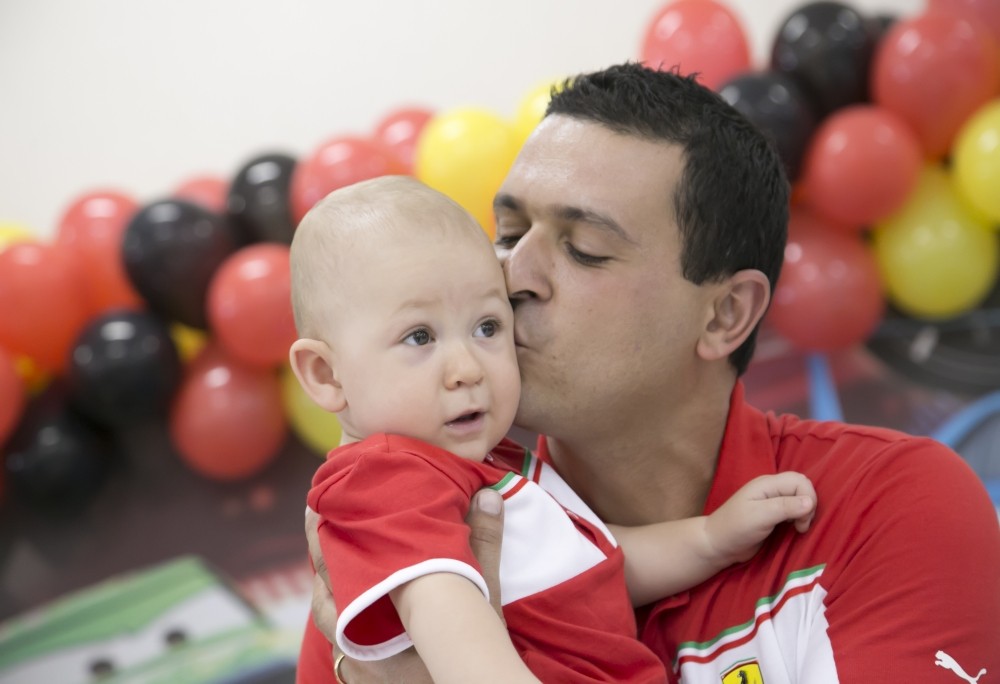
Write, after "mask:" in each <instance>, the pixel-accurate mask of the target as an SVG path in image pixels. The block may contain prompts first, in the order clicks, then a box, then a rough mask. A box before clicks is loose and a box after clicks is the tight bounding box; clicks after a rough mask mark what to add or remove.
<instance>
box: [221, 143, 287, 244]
mask: <svg viewBox="0 0 1000 684" xmlns="http://www.w3.org/2000/svg"><path fill="white" fill-rule="evenodd" d="M294 170H295V159H293V158H292V157H289V156H288V155H285V154H266V155H262V156H259V157H255V158H254V159H251V160H250V161H249V162H247V163H246V164H245V165H244V166H243V168H241V169H240V170H239V172H238V173H237V174H236V177H235V178H234V179H233V182H232V184H231V185H230V186H229V198H228V200H227V210H228V212H229V216H230V217H231V218H232V220H233V222H234V224H235V225H236V226H237V228H238V229H239V230H240V231H241V232H242V233H243V234H244V235H245V236H246V237H247V238H248V242H281V243H284V244H286V245H288V244H291V242H292V235H293V233H294V232H295V225H294V224H293V223H292V211H291V208H290V204H289V199H288V188H289V186H290V185H291V182H292V172H293V171H294Z"/></svg>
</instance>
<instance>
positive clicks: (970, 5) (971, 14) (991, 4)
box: [927, 0, 1000, 44]
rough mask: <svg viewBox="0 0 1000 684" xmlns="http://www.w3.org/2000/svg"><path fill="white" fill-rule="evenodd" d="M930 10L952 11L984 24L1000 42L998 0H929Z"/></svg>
mask: <svg viewBox="0 0 1000 684" xmlns="http://www.w3.org/2000/svg"><path fill="white" fill-rule="evenodd" d="M927 9H928V11H930V12H935V13H937V12H950V13H952V14H959V15H962V16H965V17H966V18H968V19H970V20H972V21H975V22H978V23H980V24H982V25H983V26H984V27H985V28H986V29H988V30H989V32H990V35H992V36H993V39H994V40H995V41H996V42H997V43H998V44H1000V2H997V1H996V0H929V1H928V3H927Z"/></svg>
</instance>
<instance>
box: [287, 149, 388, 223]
mask: <svg viewBox="0 0 1000 684" xmlns="http://www.w3.org/2000/svg"><path fill="white" fill-rule="evenodd" d="M405 173H406V168H405V167H404V166H403V164H402V163H400V162H399V161H397V160H396V157H395V155H394V154H392V153H391V152H390V151H389V150H387V149H385V148H384V147H382V145H381V144H379V143H377V142H375V141H373V140H367V139H364V138H357V137H352V136H346V137H341V138H334V139H333V140H329V141H327V142H325V143H323V144H322V145H320V146H319V148H318V149H317V150H316V151H315V152H313V154H312V155H311V156H310V157H309V158H308V159H305V160H303V161H301V162H299V164H298V165H297V166H296V167H295V171H294V172H293V174H292V186H291V205H292V207H291V209H292V218H293V219H294V221H295V224H296V225H298V223H299V221H301V220H302V217H303V216H305V215H306V212H308V211H309V210H310V209H312V208H313V205H315V204H316V203H317V202H319V201H320V200H321V199H323V198H324V197H326V196H327V195H328V194H330V193H331V192H333V191H334V190H336V189H337V188H343V187H346V186H348V185H353V184H354V183H359V182H361V181H363V180H368V179H369V178H377V177H378V176H391V175H400V174H405Z"/></svg>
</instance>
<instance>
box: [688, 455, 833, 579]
mask: <svg viewBox="0 0 1000 684" xmlns="http://www.w3.org/2000/svg"><path fill="white" fill-rule="evenodd" d="M815 512H816V490H815V489H813V486H812V482H810V481H809V478H807V477H806V476H805V475H802V474H801V473H794V472H790V471H789V472H784V473H778V474H777V475H762V476H761V477H758V478H756V479H754V480H751V481H750V482H748V483H747V484H745V485H743V487H741V488H740V489H739V490H738V491H737V492H736V493H735V494H733V495H732V496H731V497H730V498H729V500H728V501H726V503H724V504H722V506H720V507H719V508H718V510H716V511H715V512H714V513H712V514H711V515H710V516H708V519H707V520H706V521H705V534H706V536H707V541H708V547H709V549H711V550H712V551H713V553H715V554H718V557H719V559H720V561H722V562H723V563H724V564H727V565H728V564H731V563H739V562H742V561H745V560H749V559H750V558H751V557H753V555H754V554H755V553H757V549H759V548H760V545H761V543H763V541H764V540H765V539H767V536H768V535H769V534H771V531H772V530H773V529H774V526H775V525H777V524H779V523H782V522H785V521H786V520H790V521H793V522H794V523H795V529H797V530H798V531H799V532H805V531H806V530H808V529H809V525H810V523H812V519H813V515H814V514H815Z"/></svg>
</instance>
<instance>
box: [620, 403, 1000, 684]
mask: <svg viewBox="0 0 1000 684" xmlns="http://www.w3.org/2000/svg"><path fill="white" fill-rule="evenodd" d="M784 470H795V471H799V472H802V473H804V474H805V475H807V476H808V477H809V478H810V479H811V480H812V482H813V485H814V486H815V488H816V492H817V496H818V499H819V506H818V509H817V515H816V518H815V520H814V522H813V524H812V527H811V529H810V530H809V531H808V532H807V533H805V534H799V533H797V532H796V531H795V530H794V529H792V528H791V526H789V525H785V526H782V527H779V528H778V530H776V532H775V533H774V534H773V535H772V536H771V538H770V539H769V540H768V541H767V542H766V543H765V545H764V547H763V548H762V549H761V551H760V552H759V553H758V554H757V555H756V556H755V557H754V558H752V559H751V560H750V561H748V562H746V563H742V564H740V565H736V566H733V567H731V568H729V569H727V570H725V571H723V572H722V573H720V574H718V575H716V576H715V577H713V578H712V579H710V580H708V581H707V582H704V583H702V584H701V585H699V586H697V587H695V588H694V589H692V590H691V591H688V592H684V593H682V594H679V595H677V596H674V597H671V598H668V599H665V600H663V601H660V602H659V603H657V604H655V605H654V606H652V607H651V608H650V609H648V610H646V611H643V612H644V618H645V621H644V624H643V623H642V622H641V623H640V632H641V636H642V639H643V641H644V642H645V643H646V644H647V645H648V646H650V648H652V649H653V650H654V651H655V652H656V653H657V654H658V655H659V656H660V657H661V659H662V660H664V662H666V663H667V664H668V673H669V674H670V675H671V676H672V681H683V682H684V683H685V684H700V683H703V682H704V683H706V684H707V683H709V682H711V684H719V683H720V682H722V683H723V684H731V683H732V684H736V683H742V682H763V683H764V684H780V683H789V684H791V683H795V682H798V683H800V684H825V683H827V682H881V681H906V682H938V681H940V682H942V683H943V684H948V683H950V682H958V681H960V677H961V676H962V674H960V671H961V672H962V673H963V674H965V675H966V676H967V677H968V678H969V679H968V680H967V681H972V680H974V679H975V678H976V677H977V674H978V673H980V672H981V671H982V670H983V669H986V670H988V671H989V673H990V676H993V675H994V673H996V675H997V676H1000V525H998V522H997V513H996V511H995V509H994V507H993V505H992V503H991V501H990V499H989V497H988V496H987V494H986V491H985V489H984V488H983V486H982V484H981V482H980V481H979V479H978V478H977V476H976V475H975V473H974V472H973V471H972V470H971V469H970V468H969V467H968V466H967V464H966V463H965V462H964V461H962V459H961V458H960V457H958V456H957V455H956V454H955V453H954V452H952V451H951V450H949V449H948V448H946V447H944V446H942V445H941V444H939V443H937V442H934V441H932V440H929V439H925V438H919V437H912V436H909V435H904V434H901V433H898V432H894V431H891V430H885V429H880V428H871V427H863V426H858V425H845V424H842V423H832V422H816V421H808V420H801V419H799V418H796V417H795V416H791V415H774V414H771V413H768V414H764V413H761V412H760V411H758V410H756V409H755V408H753V407H752V406H750V405H749V404H747V403H746V402H745V400H744V396H743V386H742V384H739V383H738V384H737V385H736V388H735V390H734V391H733V395H732V399H731V402H730V410H729V419H728V422H727V425H726V434H725V437H724V439H723V443H722V448H721V450H720V454H719V461H718V465H717V471H716V476H715V480H714V482H713V485H712V488H711V491H710V493H709V496H708V500H707V503H706V506H705V512H706V513H710V512H712V511H713V510H715V509H716V508H718V506H719V505H721V504H722V503H723V502H724V501H725V500H726V499H727V498H728V497H729V496H731V495H732V494H733V492H735V491H736V490H737V489H738V488H739V487H740V486H742V485H743V484H744V483H746V482H747V481H749V480H750V479H752V478H754V477H756V476H758V475H762V474H766V473H775V472H778V471H784Z"/></svg>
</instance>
